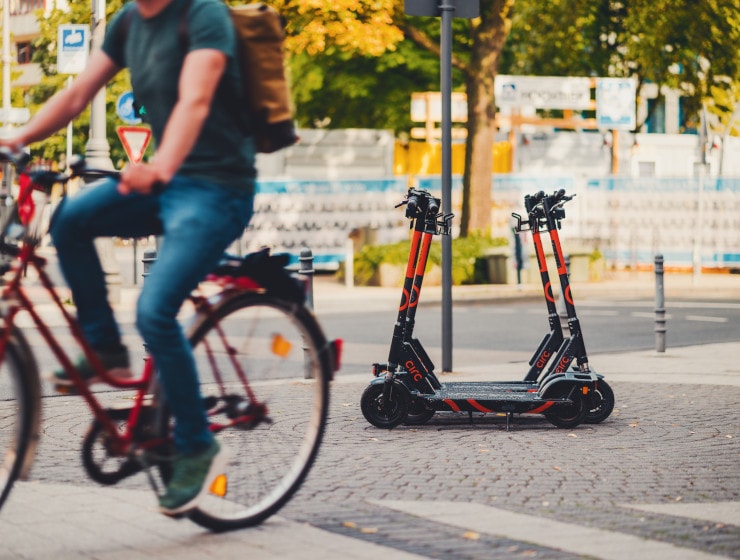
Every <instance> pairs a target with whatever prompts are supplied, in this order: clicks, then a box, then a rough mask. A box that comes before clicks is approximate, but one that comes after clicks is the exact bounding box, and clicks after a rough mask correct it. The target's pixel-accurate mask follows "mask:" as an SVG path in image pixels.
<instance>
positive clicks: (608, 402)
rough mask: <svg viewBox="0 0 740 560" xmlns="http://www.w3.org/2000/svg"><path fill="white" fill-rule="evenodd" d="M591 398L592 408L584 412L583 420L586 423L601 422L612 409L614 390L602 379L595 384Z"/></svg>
mask: <svg viewBox="0 0 740 560" xmlns="http://www.w3.org/2000/svg"><path fill="white" fill-rule="evenodd" d="M593 398H594V404H593V408H591V410H589V411H588V412H587V413H586V420H585V422H586V423H587V424H598V423H600V422H603V421H604V420H606V419H607V418H608V417H609V415H610V414H611V413H612V411H613V410H614V391H612V388H611V387H610V386H609V384H608V383H607V382H606V381H604V380H603V379H600V380H599V382H598V383H597V384H596V390H595V391H594V396H593Z"/></svg>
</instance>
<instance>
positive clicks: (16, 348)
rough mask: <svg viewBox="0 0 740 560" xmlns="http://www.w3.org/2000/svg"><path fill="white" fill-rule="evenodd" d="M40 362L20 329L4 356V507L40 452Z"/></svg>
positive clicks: (0, 454)
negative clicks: (37, 450) (37, 361)
mask: <svg viewBox="0 0 740 560" xmlns="http://www.w3.org/2000/svg"><path fill="white" fill-rule="evenodd" d="M40 410H41V387H40V382H39V374H38V369H37V367H36V361H35V360H34V358H33V354H31V351H30V347H29V346H28V343H27V342H26V341H25V339H24V338H23V336H22V335H21V334H20V333H19V332H17V331H16V332H14V333H13V334H12V335H11V337H10V338H9V339H8V342H7V344H6V346H5V352H4V353H3V354H2V355H1V356H0V507H2V505H3V503H5V500H6V499H7V497H8V494H9V493H10V490H11V489H12V488H13V483H14V482H15V481H16V480H17V479H18V478H25V477H26V476H27V475H28V472H29V470H30V468H31V463H32V462H33V458H34V456H35V453H36V444H37V442H38V436H39V429H40V422H41V412H40Z"/></svg>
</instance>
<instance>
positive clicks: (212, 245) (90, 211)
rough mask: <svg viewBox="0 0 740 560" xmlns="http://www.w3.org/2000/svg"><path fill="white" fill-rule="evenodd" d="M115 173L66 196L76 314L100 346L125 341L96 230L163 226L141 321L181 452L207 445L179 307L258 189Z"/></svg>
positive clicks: (60, 227)
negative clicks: (153, 185) (122, 178)
mask: <svg viewBox="0 0 740 560" xmlns="http://www.w3.org/2000/svg"><path fill="white" fill-rule="evenodd" d="M116 185H117V182H116V181H115V180H112V179H106V180H103V181H100V182H98V183H95V184H92V185H90V186H88V187H86V188H85V189H83V190H82V191H80V192H79V193H77V194H76V195H75V196H72V197H67V198H65V199H64V200H63V201H62V202H61V204H60V205H59V207H58V209H57V211H56V212H55V213H54V216H53V218H52V220H51V227H50V233H51V237H52V240H53V242H54V245H55V247H56V250H57V254H58V256H59V264H60V267H61V269H62V273H63V275H64V277H65V279H66V281H67V284H68V285H69V287H70V289H71V291H72V297H73V299H74V302H75V305H76V306H77V318H78V320H79V322H80V325H81V327H82V330H83V332H84V333H85V335H86V337H87V339H88V341H89V342H90V344H91V345H92V346H93V348H95V349H97V350H106V349H108V350H110V349H115V348H117V347H120V344H121V335H120V331H119V328H118V325H117V323H116V321H115V318H114V315H113V311H112V309H111V307H110V305H109V304H108V298H107V288H106V282H105V275H104V273H103V269H102V267H101V264H100V260H99V259H98V254H97V251H96V249H95V246H94V243H93V240H94V239H95V238H96V237H111V236H117V237H145V236H148V235H160V234H161V235H163V236H164V237H163V240H162V242H161V243H160V246H159V249H158V251H157V260H156V261H155V262H154V263H153V265H152V266H151V268H150V270H149V275H148V276H147V278H146V281H145V282H144V285H143V288H142V290H141V294H140V296H139V301H138V304H137V309H136V326H137V328H138V329H139V332H140V333H141V336H142V338H143V339H144V342H145V343H146V345H147V350H148V352H149V354H150V355H151V356H152V357H153V358H154V363H155V364H156V367H157V370H158V372H159V377H160V381H161V383H162V387H163V389H164V395H165V398H166V399H167V404H168V405H169V407H170V410H171V412H172V414H173V416H174V418H175V445H176V447H177V449H178V451H180V452H181V453H188V454H189V453H193V452H197V451H199V450H201V449H202V448H204V447H206V446H208V445H209V444H210V443H211V442H212V440H213V436H212V435H211V433H210V431H209V430H208V421H207V419H206V412H205V410H204V408H203V405H202V403H201V396H200V390H199V383H198V374H197V371H196V367H195V360H194V359H193V354H192V351H191V349H190V344H189V343H188V341H187V339H186V338H185V335H184V333H183V330H182V328H181V326H180V324H179V323H178V322H177V314H178V312H179V310H180V307H181V306H182V304H183V302H184V301H185V299H186V298H187V296H188V295H189V294H190V292H191V291H192V290H193V289H194V288H195V287H196V286H197V284H198V282H200V281H201V280H202V279H203V278H204V277H205V276H206V274H208V273H209V272H210V271H211V270H212V269H213V268H214V267H215V265H216V264H217V263H218V261H219V260H220V258H221V257H222V256H223V253H224V251H225V250H226V249H227V248H228V246H229V245H230V244H231V242H232V241H234V239H236V238H237V237H239V236H240V235H241V233H242V232H243V231H244V228H245V227H246V226H247V224H248V223H249V219H250V218H251V216H252V211H253V200H254V199H253V196H252V195H251V194H242V193H237V192H235V191H233V190H231V189H228V188H225V187H222V186H219V185H215V184H212V183H208V182H205V181H202V180H198V179H192V178H188V177H183V176H179V175H178V176H175V177H174V178H173V179H172V181H171V182H170V183H169V185H168V186H167V188H166V189H165V190H164V192H162V193H161V194H159V195H156V196H149V195H140V194H130V195H127V196H123V195H121V194H119V193H118V191H117V190H116Z"/></svg>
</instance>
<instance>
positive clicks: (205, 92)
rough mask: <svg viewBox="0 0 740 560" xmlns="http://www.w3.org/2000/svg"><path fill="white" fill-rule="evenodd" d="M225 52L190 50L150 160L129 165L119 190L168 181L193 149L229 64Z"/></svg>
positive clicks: (144, 190)
mask: <svg viewBox="0 0 740 560" xmlns="http://www.w3.org/2000/svg"><path fill="white" fill-rule="evenodd" d="M226 62H227V58H226V54H224V53H223V52H221V51H219V50H216V49H199V50H196V51H192V52H190V53H189V54H188V55H187V56H186V57H185V61H184V63H183V67H182V71H181V72H180V81H179V83H178V99H177V103H176V104H175V107H174V109H173V110H172V113H171V114H170V118H169V120H168V121H167V125H166V126H165V129H164V134H163V136H162V140H161V142H160V144H159V147H158V149H157V153H156V155H155V156H154V158H153V159H152V161H151V163H147V164H138V165H131V166H128V167H127V168H126V169H125V170H124V172H123V174H122V175H121V183H120V184H119V187H118V190H119V192H121V193H123V194H128V193H129V192H132V191H134V192H140V193H149V192H151V189H152V187H153V186H154V184H156V183H168V182H169V181H170V179H172V177H173V176H174V175H175V173H176V172H177V170H178V169H179V168H180V165H182V162H183V161H185V158H186V157H187V156H188V154H189V153H190V150H192V149H193V146H194V145H195V142H196V140H197V139H198V135H199V134H200V131H201V129H202V128H203V123H204V122H205V120H206V117H208V114H209V112H210V110H211V103H212V101H213V96H214V95H215V93H216V89H217V87H218V83H219V82H220V80H221V76H222V75H223V73H224V70H225V68H226Z"/></svg>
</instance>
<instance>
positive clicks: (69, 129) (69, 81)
mask: <svg viewBox="0 0 740 560" xmlns="http://www.w3.org/2000/svg"><path fill="white" fill-rule="evenodd" d="M71 85H72V76H68V77H67V89H69V88H70V86H71ZM72 133H73V130H72V121H69V123H68V124H67V151H66V156H65V160H64V167H65V168H66V169H69V162H70V161H71V159H72Z"/></svg>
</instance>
